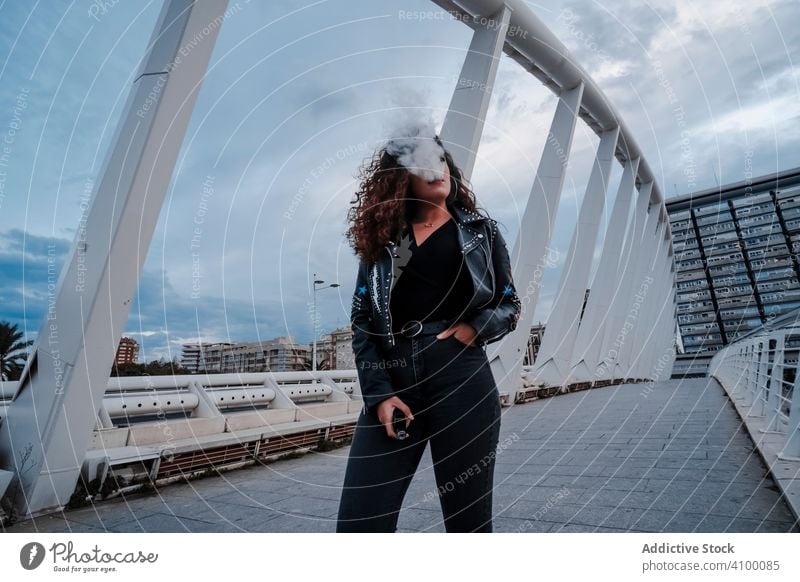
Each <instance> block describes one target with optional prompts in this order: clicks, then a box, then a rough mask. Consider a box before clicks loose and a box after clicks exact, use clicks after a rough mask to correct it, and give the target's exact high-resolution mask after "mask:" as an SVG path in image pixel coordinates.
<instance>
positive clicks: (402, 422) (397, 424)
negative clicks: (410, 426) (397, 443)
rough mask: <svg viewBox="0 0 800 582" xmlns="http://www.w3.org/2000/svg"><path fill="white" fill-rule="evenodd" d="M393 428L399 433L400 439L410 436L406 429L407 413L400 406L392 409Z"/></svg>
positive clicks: (395, 432) (398, 437)
mask: <svg viewBox="0 0 800 582" xmlns="http://www.w3.org/2000/svg"><path fill="white" fill-rule="evenodd" d="M392 428H393V429H394V434H396V435H397V439H398V440H401V441H402V440H405V439H407V438H408V436H409V435H408V431H407V430H406V415H405V413H404V412H403V411H402V410H400V409H399V408H395V409H394V410H393V411H392Z"/></svg>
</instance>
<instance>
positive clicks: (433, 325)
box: [397, 319, 453, 338]
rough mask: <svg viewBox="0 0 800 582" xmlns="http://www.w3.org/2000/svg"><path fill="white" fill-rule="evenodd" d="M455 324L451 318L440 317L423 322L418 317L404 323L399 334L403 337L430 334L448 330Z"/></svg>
mask: <svg viewBox="0 0 800 582" xmlns="http://www.w3.org/2000/svg"><path fill="white" fill-rule="evenodd" d="M452 324H453V322H451V321H450V320H449V319H438V320H436V321H426V322H421V321H419V320H417V319H412V320H410V321H407V322H405V323H404V324H403V326H402V327H401V328H400V331H399V332H397V333H398V335H400V336H402V337H408V338H410V337H416V336H418V335H430V334H432V333H439V332H442V331H444V330H446V329H447V328H448V327H450V326H451V325H452Z"/></svg>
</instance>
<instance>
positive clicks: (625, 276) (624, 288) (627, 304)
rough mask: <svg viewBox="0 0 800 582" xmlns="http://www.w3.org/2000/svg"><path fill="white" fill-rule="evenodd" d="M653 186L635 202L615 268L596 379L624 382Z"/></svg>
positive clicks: (642, 191)
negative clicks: (614, 288)
mask: <svg viewBox="0 0 800 582" xmlns="http://www.w3.org/2000/svg"><path fill="white" fill-rule="evenodd" d="M652 185H653V183H652V182H648V183H647V184H642V186H641V187H640V189H639V192H638V198H637V199H636V205H635V207H634V212H633V217H632V218H631V220H630V221H629V224H628V234H627V241H626V244H625V246H624V247H623V249H624V250H623V252H622V255H621V256H620V259H619V264H618V265H617V277H616V278H617V279H618V280H619V281H620V284H619V288H618V291H617V292H616V293H615V294H614V297H613V298H612V300H611V307H610V308H609V314H610V317H609V319H608V323H607V325H606V328H605V330H604V333H603V336H604V337H603V343H602V347H601V349H600V362H599V363H598V368H597V370H596V371H595V378H597V379H598V380H599V379H604V378H605V379H609V380H611V379H615V378H623V377H624V371H623V370H622V352H624V351H625V350H626V349H627V348H628V347H629V346H630V339H631V338H630V334H631V332H632V331H633V327H634V324H633V323H632V322H631V321H630V319H631V317H632V311H631V308H632V305H631V299H632V297H633V296H634V295H635V294H636V292H637V290H638V289H639V287H641V282H640V281H639V280H638V279H637V275H638V266H639V258H640V257H641V256H642V254H643V252H644V251H643V249H642V244H641V240H642V233H643V232H644V225H645V223H646V222H647V214H648V212H647V211H648V210H649V207H650V188H651V187H652Z"/></svg>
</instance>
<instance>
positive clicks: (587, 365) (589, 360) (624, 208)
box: [567, 157, 639, 383]
mask: <svg viewBox="0 0 800 582" xmlns="http://www.w3.org/2000/svg"><path fill="white" fill-rule="evenodd" d="M638 168H639V158H638V157H637V158H633V159H630V158H629V159H628V160H627V161H626V162H625V167H624V169H623V171H622V178H620V182H619V187H618V188H617V197H616V199H615V200H614V208H613V209H612V211H611V219H610V220H609V223H608V227H607V228H606V235H605V238H604V240H603V250H602V253H601V254H600V263H599V264H598V266H597V272H596V273H595V275H594V280H593V281H592V287H591V290H590V291H589V297H588V298H587V300H586V308H585V310H584V313H583V319H582V320H581V323H580V325H579V326H578V335H577V337H576V338H575V349H574V350H573V354H572V362H571V363H570V367H571V369H570V374H569V376H568V377H567V383H571V382H594V380H595V377H594V372H595V369H596V368H597V364H598V362H599V360H600V348H601V344H602V341H603V337H604V332H605V327H606V320H607V319H608V317H609V308H610V306H611V302H612V300H613V298H614V294H615V293H616V292H617V290H618V288H619V283H620V282H619V279H618V278H617V266H618V263H619V257H620V254H621V253H622V243H623V237H624V236H625V225H626V224H627V222H628V214H629V212H630V206H631V198H632V197H633V193H634V191H635V180H636V172H637V171H638Z"/></svg>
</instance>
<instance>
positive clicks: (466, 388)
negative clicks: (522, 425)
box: [336, 334, 500, 532]
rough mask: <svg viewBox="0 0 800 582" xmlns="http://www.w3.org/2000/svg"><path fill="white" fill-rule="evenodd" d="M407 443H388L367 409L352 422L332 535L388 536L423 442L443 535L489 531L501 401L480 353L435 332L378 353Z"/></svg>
mask: <svg viewBox="0 0 800 582" xmlns="http://www.w3.org/2000/svg"><path fill="white" fill-rule="evenodd" d="M385 356H386V361H385V363H386V369H387V371H388V372H389V374H390V377H391V378H392V385H393V387H394V389H395V393H396V395H397V396H398V397H399V398H400V399H401V400H402V401H403V402H405V403H406V404H407V405H408V406H409V408H411V411H412V413H413V414H414V420H413V421H412V422H411V424H410V425H409V427H408V433H409V437H408V438H407V439H405V440H402V441H401V440H397V439H393V438H391V437H389V435H388V434H387V433H386V428H385V427H384V426H383V425H382V424H380V422H379V421H378V418H377V415H376V413H375V411H374V410H371V411H370V412H369V413H364V411H363V410H362V412H361V414H360V416H359V417H358V421H357V423H356V428H355V432H354V434H353V442H352V445H351V448H350V455H349V457H348V460H347V467H346V470H345V477H344V485H343V490H342V496H341V499H340V502H339V515H338V521H337V526H336V531H337V532H394V531H396V529H397V518H398V515H399V512H400V507H401V505H402V503H403V499H404V497H405V494H406V491H407V489H408V486H409V484H410V483H411V479H412V477H413V476H414V473H415V472H416V470H417V466H418V464H419V460H420V458H421V457H422V453H423V451H424V450H425V446H426V444H427V442H428V441H429V440H430V443H431V457H432V459H433V465H434V474H435V477H436V485H437V488H436V492H435V495H436V496H438V498H439V502H440V505H441V508H442V514H443V516H444V525H445V530H446V531H447V532H491V531H492V488H493V477H494V461H495V454H496V448H497V444H498V440H499V436H500V400H499V393H498V390H497V386H496V384H495V381H494V376H493V375H492V371H491V368H490V366H489V362H488V359H487V357H486V352H485V351H484V349H483V348H482V347H478V346H474V347H471V346H468V345H466V344H464V343H462V342H461V341H460V340H458V339H456V338H455V337H454V336H452V335H451V336H449V337H448V338H445V339H443V340H440V339H436V335H435V334H431V335H427V336H416V337H413V338H398V341H397V344H396V345H395V346H394V347H393V348H392V349H391V350H390V351H389V353H386V354H385Z"/></svg>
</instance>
